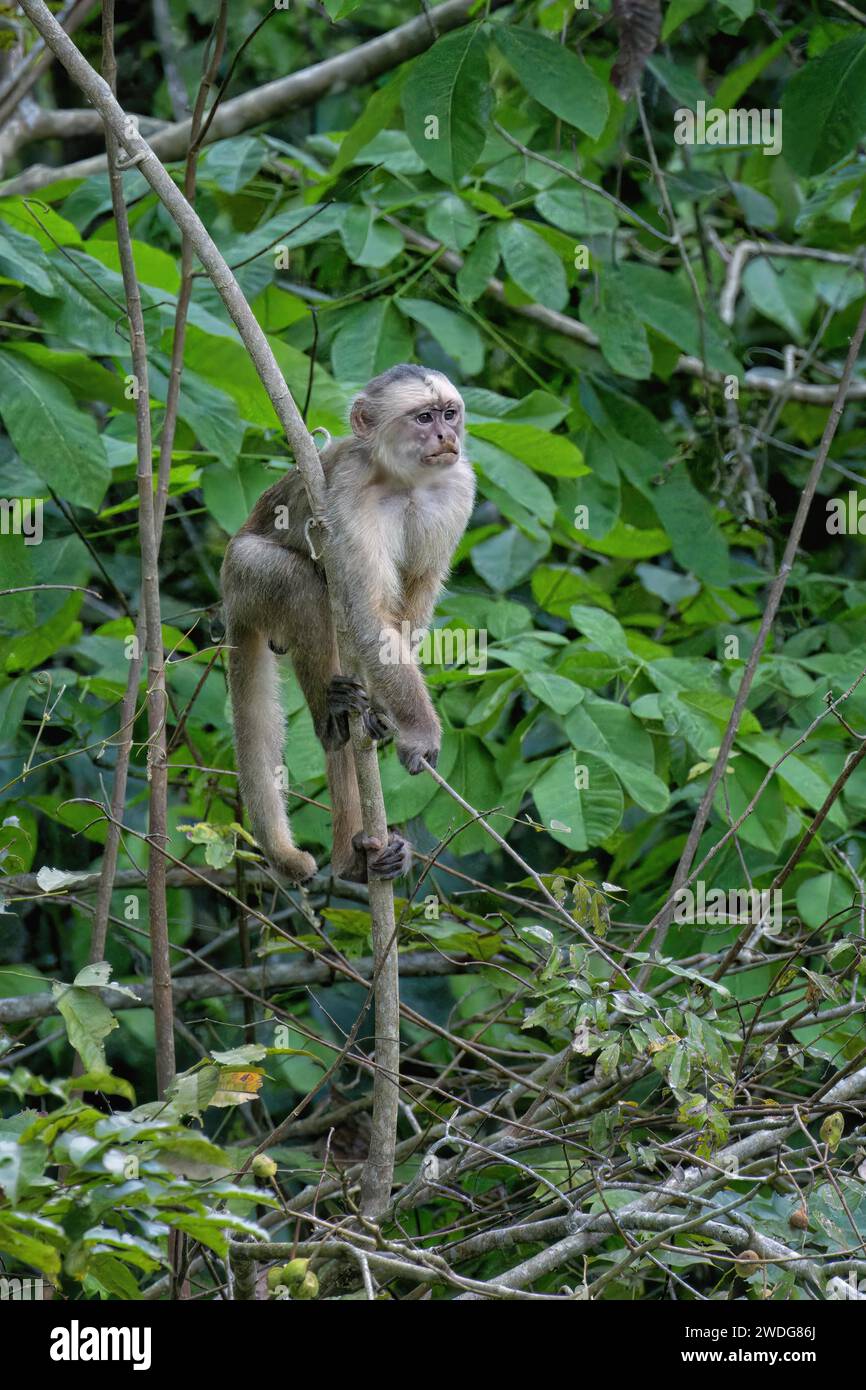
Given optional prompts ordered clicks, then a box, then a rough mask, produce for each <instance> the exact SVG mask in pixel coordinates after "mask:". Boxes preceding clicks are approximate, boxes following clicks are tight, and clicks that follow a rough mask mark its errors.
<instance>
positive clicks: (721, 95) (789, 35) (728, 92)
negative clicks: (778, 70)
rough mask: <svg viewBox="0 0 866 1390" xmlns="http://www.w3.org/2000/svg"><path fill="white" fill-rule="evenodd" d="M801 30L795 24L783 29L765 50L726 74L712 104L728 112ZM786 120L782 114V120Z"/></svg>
mask: <svg viewBox="0 0 866 1390" xmlns="http://www.w3.org/2000/svg"><path fill="white" fill-rule="evenodd" d="M802 29H803V25H802V24H795V25H794V27H793V28H792V29H788V28H786V29H785V32H784V34H780V35H779V37H778V38H777V39H774V40H773V42H772V43H768V44H767V46H766V48H764V47H761V49H760V50H759V52H758V53H757V54H756V55H755V56H754V57H753V58H747V59H746V61H745V63H740V64H739V65H738V66H737V67H735V68H732V69H731V71H730V72H729V73H726V74H725V76H724V77H723V78H722V80H721V82H720V83H719V85H718V87H717V88H716V92H715V97H714V99H713V100H714V104H715V105H716V106H719V107H721V109H722V110H723V111H728V110H730V108H731V107H732V106H736V104H737V102H738V101H739V100H740V97H741V96H742V95H743V93H744V92H747V91H748V90H749V88H750V87H751V85H752V83H753V82H754V81H755V79H756V78H757V77H760V75H761V73H762V72H764V71H765V69H766V68H768V67H769V66H770V64H771V63H774V62H775V61H776V59H777V58H778V56H779V54H780V53H784V51H785V49H786V48H788V47H789V45H790V43H791V41H792V39H793V38H794V37H795V35H797V34H798V33H800V32H801V31H802ZM784 119H787V118H786V117H785V116H784V114H783V120H784Z"/></svg>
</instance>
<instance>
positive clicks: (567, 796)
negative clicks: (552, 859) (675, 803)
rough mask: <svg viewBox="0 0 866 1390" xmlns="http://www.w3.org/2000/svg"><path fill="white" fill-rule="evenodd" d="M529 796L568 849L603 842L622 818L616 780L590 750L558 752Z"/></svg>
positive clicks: (551, 833)
mask: <svg viewBox="0 0 866 1390" xmlns="http://www.w3.org/2000/svg"><path fill="white" fill-rule="evenodd" d="M532 795H533V797H534V800H535V805H536V807H537V808H538V814H539V817H540V819H541V820H542V821H543V822H544V825H545V827H546V829H547V830H548V832H549V834H550V835H552V836H553V838H554V840H558V841H559V843H560V844H562V845H567V846H568V847H569V849H576V850H588V849H591V848H593V847H594V846H596V845H600V844H602V843H603V841H605V840H606V839H607V838H608V836H610V835H612V834H613V832H614V831H615V830H616V828H617V826H618V825H619V823H620V821H621V820H622V813H623V807H624V803H623V797H622V789H621V788H620V785H619V782H618V781H617V778H616V777H615V775H614V774H613V772H611V770H610V768H609V767H606V766H605V764H604V763H603V762H602V761H601V759H600V758H597V757H595V755H594V754H592V753H580V754H579V755H578V754H575V753H574V752H573V751H569V752H567V753H561V754H560V755H559V757H558V758H554V760H553V763H552V764H551V766H550V767H549V768H548V769H547V771H546V772H544V773H542V775H541V777H539V779H538V781H537V782H536V783H535V784H534V786H533V789H532Z"/></svg>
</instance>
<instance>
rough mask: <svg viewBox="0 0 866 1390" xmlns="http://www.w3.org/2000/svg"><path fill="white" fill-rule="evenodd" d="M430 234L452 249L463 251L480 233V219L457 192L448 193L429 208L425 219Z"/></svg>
mask: <svg viewBox="0 0 866 1390" xmlns="http://www.w3.org/2000/svg"><path fill="white" fill-rule="evenodd" d="M424 221H425V224H426V227H427V230H428V232H429V233H430V235H431V236H432V237H433V238H434V240H436V241H441V242H442V244H443V246H448V247H450V249H451V250H452V251H463V250H465V248H466V247H467V246H471V245H472V242H473V241H474V240H475V238H476V237H477V235H478V227H479V223H480V219H479V217H478V213H477V212H476V211H475V209H474V208H473V207H470V206H469V204H468V203H466V202H464V200H463V199H462V198H460V197H458V195H457V194H456V193H446V194H445V197H444V198H437V200H436V202H435V203H433V204H431V206H430V207H429V208H428V209H427V215H426V217H425V219H424Z"/></svg>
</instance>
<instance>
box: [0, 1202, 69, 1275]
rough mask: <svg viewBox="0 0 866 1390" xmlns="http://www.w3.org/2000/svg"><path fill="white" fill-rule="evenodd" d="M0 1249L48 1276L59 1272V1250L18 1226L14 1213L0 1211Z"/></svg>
mask: <svg viewBox="0 0 866 1390" xmlns="http://www.w3.org/2000/svg"><path fill="white" fill-rule="evenodd" d="M0 1250H2V1252H3V1253H4V1255H9V1256H11V1258H12V1259H13V1260H20V1262H21V1263H22V1264H25V1265H32V1266H33V1268H34V1269H38V1270H39V1272H40V1273H41V1274H47V1275H48V1276H49V1277H50V1276H52V1275H57V1274H59V1273H60V1252H59V1251H58V1250H55V1249H54V1247H53V1246H51V1245H49V1244H47V1242H46V1241H44V1240H37V1239H36V1237H35V1236H31V1235H28V1234H27V1232H26V1231H23V1230H21V1229H20V1228H19V1227H18V1224H17V1219H16V1213H15V1212H11V1211H2V1212H0Z"/></svg>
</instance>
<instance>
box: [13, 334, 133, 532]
mask: <svg viewBox="0 0 866 1390" xmlns="http://www.w3.org/2000/svg"><path fill="white" fill-rule="evenodd" d="M0 415H2V417H3V423H4V424H5V426H6V428H7V430H8V431H9V436H10V438H11V440H12V443H13V444H14V445H15V448H16V449H17V450H18V452H19V454H20V455H21V457H22V459H23V460H24V462H25V463H27V464H29V465H30V467H31V468H32V469H33V471H34V472H35V473H37V474H38V475H39V477H40V478H43V479H44V480H45V482H46V483H50V485H51V486H52V487H53V488H54V490H55V491H56V492H57V493H58V495H59V496H60V497H62V498H63V499H64V500H65V501H67V502H76V503H79V504H80V505H81V506H83V507H89V508H90V509H91V510H92V511H96V509H97V507H98V506H99V504H100V502H101V501H102V499H103V497H104V496H105V490H106V488H107V486H108V482H109V471H108V460H107V458H106V455H105V447H104V445H103V442H102V439H101V437H100V435H99V432H98V430H97V428H96V422H95V420H94V419H93V416H92V415H90V414H89V413H88V412H87V411H83V410H78V409H77V407H76V405H75V402H74V400H73V399H72V396H71V395H70V394H69V392H68V391H67V389H66V387H65V386H63V385H61V384H60V382H58V381H55V380H54V379H53V378H52V377H50V376H49V375H48V373H47V372H43V371H42V370H41V369H40V368H39V367H36V366H34V365H33V363H32V362H28V361H27V360H26V359H25V358H23V357H21V356H19V355H18V354H17V353H11V352H0Z"/></svg>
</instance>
